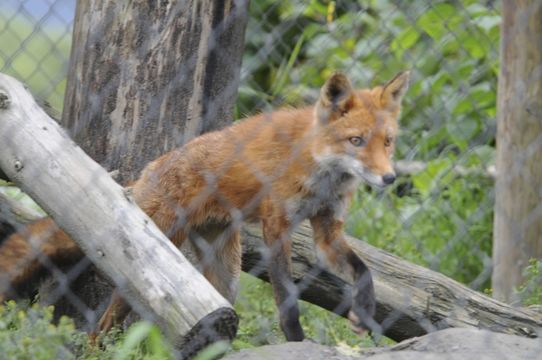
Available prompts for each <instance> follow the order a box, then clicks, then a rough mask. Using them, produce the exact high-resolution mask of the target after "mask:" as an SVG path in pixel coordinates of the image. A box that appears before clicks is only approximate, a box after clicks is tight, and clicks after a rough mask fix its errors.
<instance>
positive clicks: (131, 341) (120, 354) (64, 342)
mask: <svg viewBox="0 0 542 360" xmlns="http://www.w3.org/2000/svg"><path fill="white" fill-rule="evenodd" d="M101 343H102V346H101V347H97V346H89V344H88V336H87V334H86V333H84V332H81V331H78V330H76V329H75V326H74V323H73V321H72V320H71V319H69V318H67V317H61V318H60V320H59V321H58V323H57V324H54V323H53V307H52V306H49V307H45V308H44V307H39V306H38V305H36V304H34V305H32V306H28V305H27V304H24V303H21V304H16V303H15V302H13V301H10V302H7V303H6V304H4V305H0V349H2V353H1V355H0V358H2V359H20V360H24V359H29V360H30V359H32V360H39V359H43V360H49V359H85V360H98V359H100V360H169V359H173V358H174V357H173V352H172V350H171V347H170V346H169V344H168V343H167V342H166V341H165V340H164V337H163V336H162V335H161V333H160V330H159V329H158V328H157V327H156V326H155V325H151V324H149V323H147V322H138V323H135V324H134V325H132V326H131V327H130V328H129V329H128V331H127V332H126V333H125V334H122V333H121V332H120V331H118V330H116V329H114V330H113V331H111V332H110V333H109V334H108V335H107V336H105V337H103V338H102V339H101Z"/></svg>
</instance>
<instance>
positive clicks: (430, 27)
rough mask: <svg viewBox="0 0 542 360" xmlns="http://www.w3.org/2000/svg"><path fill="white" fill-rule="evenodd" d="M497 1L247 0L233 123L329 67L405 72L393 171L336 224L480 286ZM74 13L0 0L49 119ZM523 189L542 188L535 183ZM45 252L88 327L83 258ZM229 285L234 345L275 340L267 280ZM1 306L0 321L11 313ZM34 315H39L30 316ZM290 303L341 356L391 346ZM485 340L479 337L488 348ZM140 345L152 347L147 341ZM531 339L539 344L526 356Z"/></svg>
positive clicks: (58, 5)
mask: <svg viewBox="0 0 542 360" xmlns="http://www.w3.org/2000/svg"><path fill="white" fill-rule="evenodd" d="M500 6H501V5H500V2H498V1H492V0H486V1H478V2H474V1H469V0H456V1H433V2H426V1H411V2H398V1H397V2H394V1H311V2H307V1H299V0H296V1H282V0H281V1H273V0H260V1H252V2H251V4H250V17H249V21H248V27H247V30H246V35H245V36H246V39H245V51H244V55H243V62H242V68H241V86H240V88H239V95H238V101H237V103H236V105H235V118H237V119H240V118H243V117H245V116H249V115H253V114H257V113H259V112H267V111H271V110H272V109H277V108H280V107H284V106H296V107H300V106H303V105H304V104H312V103H315V102H316V100H317V99H318V96H319V94H320V87H321V86H322V85H323V84H324V82H325V81H326V79H327V78H329V77H330V76H331V74H332V73H333V72H334V71H335V70H341V71H343V72H344V73H346V74H347V75H348V77H349V78H350V80H351V82H352V83H353V84H354V85H355V86H356V87H358V88H371V87H374V86H377V85H380V84H385V83H386V82H387V81H388V80H390V79H392V78H393V77H394V75H395V74H397V73H398V72H400V71H403V70H409V71H410V74H411V80H410V87H409V89H408V92H407V93H406V95H405V97H404V100H403V110H402V114H401V118H400V121H399V127H400V136H398V137H397V143H396V149H395V156H394V159H395V160H396V166H395V172H396V173H397V180H396V181H395V183H394V184H393V185H391V186H388V187H385V188H375V187H371V186H368V185H362V186H361V187H360V190H359V191H357V192H356V193H355V195H354V197H353V200H352V202H351V205H350V210H349V213H348V215H347V217H346V220H345V230H346V232H347V233H349V234H350V235H352V236H353V237H356V238H359V239H362V240H363V241H365V242H367V243H369V244H371V245H374V246H376V247H378V248H380V249H383V250H385V251H387V252H390V253H392V254H395V255H397V256H399V257H400V258H402V259H404V260H407V261H409V262H412V263H415V264H418V265H421V266H423V267H425V268H428V269H431V270H434V271H437V272H439V273H442V274H444V275H446V276H447V277H450V278H452V279H455V280H457V281H459V282H460V283H462V284H465V285H466V286H468V287H469V288H471V289H474V290H476V291H479V292H482V293H488V292H490V291H491V275H492V269H493V267H492V239H493V218H494V205H495V191H494V183H495V179H496V171H495V157H496V150H495V145H496V115H497V107H496V102H497V78H498V75H499V40H500V39H499V38H500V24H501V13H500ZM74 13H75V1H73V0H57V1H54V0H47V1H38V0H29V1H23V0H8V1H3V2H2V3H0V44H1V46H0V72H3V73H6V74H9V75H12V76H14V77H15V78H17V79H19V80H21V81H24V82H25V83H26V84H27V85H28V87H29V88H30V90H31V91H32V93H33V94H34V95H35V97H36V98H37V99H40V101H41V102H46V103H47V104H48V105H47V106H48V107H49V108H50V109H49V112H50V113H53V114H57V115H59V114H61V112H62V106H63V99H64V91H65V86H66V74H67V69H68V63H69V56H70V47H71V35H72V34H71V32H72V26H73V19H74ZM533 146H535V147H536V149H534V150H532V149H531V150H532V151H535V152H536V151H537V149H538V148H539V147H540V145H539V144H538V143H536V144H535V145H533ZM241 147H243V145H241ZM242 151H243V150H241V152H242ZM285 161H286V160H285ZM212 176H213V177H216V176H218V175H216V174H212ZM519 176H524V174H523V173H522V172H520V173H519ZM525 176H527V173H525ZM263 181H264V182H265V181H268V182H269V179H267V178H265V179H264V180H263ZM534 186H535V187H536V185H534ZM1 191H2V193H3V194H4V195H7V198H8V199H11V200H10V201H15V202H17V203H18V204H22V207H23V208H24V211H25V214H27V215H28V216H27V217H28V218H33V219H34V218H35V217H36V216H37V214H36V213H37V212H39V211H41V210H40V209H38V208H36V207H35V205H33V203H32V202H31V200H29V199H28V198H27V197H25V196H24V194H22V193H20V191H19V190H18V189H16V188H15V187H13V186H12V185H11V184H8V183H3V186H2V188H1ZM533 191H535V192H536V191H538V194H540V191H541V189H540V184H538V188H534V189H533ZM202 196H203V195H202ZM538 200H540V199H538ZM4 201H6V200H4ZM11 204H12V205H13V203H11ZM189 206H190V205H189ZM193 206H195V205H193ZM174 211H179V209H177V208H175V209H174ZM183 211H184V210H183ZM533 216H534V217H535V218H536V216H537V215H536V214H534V215H533ZM23 218H24V216H23ZM539 218H540V217H539V216H538V222H540V219H539ZM532 221H536V219H533V220H532ZM4 228H5V229H6V230H4V231H5V235H6V236H7V235H8V233H9V232H11V231H13V230H16V229H13V228H8V225H6V226H5V227H4ZM49 229H50V228H49ZM52 231H56V230H54V229H53V230H52ZM221 236H225V235H219V237H221ZM34 240H35V241H39V240H38V239H34ZM6 241H7V240H6V239H4V242H3V244H4V245H5V244H6ZM1 246H2V245H0V252H1V251H2V247H1ZM205 246H208V245H207V244H205ZM205 246H204V247H205ZM518 246H519V244H518ZM48 251H50V252H51V253H53V249H45V250H44V249H43V248H42V247H40V246H38V247H37V249H36V248H35V249H34V250H33V251H31V252H30V259H26V261H33V260H34V258H37V259H38V262H39V263H40V264H41V265H43V266H45V267H46V268H48V269H49V271H50V272H51V273H52V274H53V275H54V277H55V278H56V279H57V284H56V285H55V287H54V290H51V291H49V292H48V295H47V297H48V299H42V300H43V301H44V302H49V303H55V302H58V300H59V299H60V298H62V297H63V298H64V302H65V303H67V304H68V306H71V307H73V308H74V309H75V312H77V313H79V314H82V315H83V316H82V318H83V320H82V323H86V324H87V329H88V326H89V325H88V324H90V327H93V326H95V324H96V322H97V320H98V319H99V317H100V314H101V312H103V310H104V309H105V307H106V305H107V301H108V300H107V298H106V299H102V300H101V302H100V304H101V305H100V306H99V307H98V309H97V310H94V309H91V308H89V306H88V301H87V300H88V299H81V298H80V295H77V292H74V291H72V290H70V287H69V286H68V285H67V283H68V282H70V281H73V280H74V279H77V277H78V276H79V275H80V274H81V273H82V272H83V271H84V270H85V269H86V268H87V267H88V266H89V264H90V262H89V260H87V259H83V260H81V261H80V262H79V263H78V264H77V265H75V266H73V265H71V266H70V267H65V266H61V265H59V264H57V263H56V262H55V261H54V260H57V259H50V258H49V256H48V255H49V252H48ZM189 251H190V250H189ZM191 252H192V253H194V254H193V256H194V257H196V258H197V257H198V256H199V257H200V260H201V261H203V263H204V264H205V262H206V261H207V260H208V259H206V258H205V256H202V255H201V254H200V252H205V249H204V248H200V249H199V250H198V249H192V250H191ZM16 255H17V254H13V256H16ZM73 256H74V257H75V258H77V257H79V256H80V255H79V254H76V255H73ZM265 258H266V256H265V254H264V259H265ZM70 260H71V262H73V259H70ZM518 266H520V265H519V264H518ZM521 266H522V268H524V271H525V272H526V274H527V275H526V281H525V282H524V283H523V284H522V285H520V287H519V288H518V289H517V292H518V294H519V299H520V300H519V303H517V304H516V305H521V306H528V305H533V304H540V301H541V300H542V290H541V289H542V285H541V284H540V273H541V265H540V261H539V260H538V261H537V260H536V259H535V260H533V261H531V262H530V263H529V264H521ZM264 268H265V261H260V262H258V263H257V264H256V266H254V268H253V269H252V270H250V269H249V270H250V271H249V273H252V274H253V275H261V274H262V269H264ZM294 271H297V269H294ZM3 275H4V276H3V277H2V278H0V279H2V280H3V281H4V284H3V286H4V287H5V286H7V285H6V284H8V282H6V281H7V280H6V279H8V278H9V275H7V276H6V274H3ZM320 275H321V273H320V272H319V271H317V272H315V273H312V275H311V273H309V275H307V276H306V277H304V278H301V279H300V280H299V282H298V286H299V287H300V291H304V290H305V289H307V288H310V286H311V282H312V281H314V278H315V277H318V276H320ZM94 276H95V275H91V277H94ZM326 276H327V275H326ZM78 281H83V280H78ZM240 282H241V285H240V287H241V289H240V293H239V295H238V296H237V299H236V304H235V309H236V311H237V312H238V313H239V315H240V319H241V320H240V325H239V330H238V333H237V336H236V339H235V341H234V343H233V347H234V348H235V349H240V348H247V347H253V346H260V345H266V344H276V343H282V342H284V341H285V339H284V336H283V334H282V332H281V331H280V325H279V319H278V312H277V310H276V307H275V305H274V300H273V291H272V290H271V286H270V285H268V284H267V283H266V282H263V281H261V280H258V279H256V278H255V277H252V276H249V275H246V274H243V275H242V276H241V281H240ZM58 283H60V286H58ZM0 286H1V284H0ZM303 287H305V288H303ZM9 290H14V289H9ZM16 290H17V292H19V291H20V290H21V289H16ZM30 290H35V289H30ZM7 292H8V293H9V291H7ZM30 294H35V292H33V291H30ZM12 295H13V293H12ZM96 296H97V297H98V295H96ZM313 296H314V295H313ZM44 297H45V296H44ZM404 301H406V302H408V301H409V299H405V300H404ZM65 305H66V304H65ZM347 305H348V303H347ZM10 306H12V305H10ZM345 306H346V305H345V303H344V302H339V304H338V305H335V311H336V312H339V313H344V312H345V309H344V307H345ZM428 306H429V305H428ZM465 306H466V305H465ZM6 309H7V310H4V312H3V313H0V317H1V316H2V314H4V315H5V316H8V315H6V314H9V311H13V312H14V311H15V310H14V309H16V308H15V307H13V306H12V307H9V306H7V307H6ZM31 311H37V310H35V309H34V310H28V313H29V314H30V313H31ZM300 311H301V321H302V324H303V328H304V330H305V333H306V336H307V337H308V338H311V339H313V340H314V341H315V342H317V343H319V344H324V345H333V346H336V345H339V347H341V348H342V350H341V351H343V352H344V351H351V352H352V354H355V353H356V351H358V350H359V349H358V347H359V346H360V344H361V346H362V347H363V346H365V347H367V346H375V345H382V344H384V345H386V344H391V343H392V341H391V340H389V339H387V338H380V337H378V336H372V337H371V336H365V337H362V338H361V339H360V337H358V336H357V335H355V334H354V333H353V332H352V331H351V329H350V327H349V323H348V321H347V320H345V319H343V318H342V317H340V316H338V315H335V314H333V313H331V312H329V311H327V310H323V309H321V308H319V307H317V306H314V305H312V304H310V303H308V302H301V304H300ZM14 313H15V312H14ZM32 314H34V313H32ZM140 315H143V318H148V316H145V314H140ZM29 316H30V315H29ZM32 316H34V317H36V319H37V318H39V317H40V316H42V315H36V314H34V315H32ZM393 316H394V312H393V311H391V312H390V315H389V316H388V317H387V318H385V319H384V320H383V321H382V324H383V323H386V321H388V322H393V321H394V320H393ZM432 320H433V319H429V318H424V317H420V318H418V319H416V321H417V322H418V324H419V326H420V327H421V328H424V329H426V330H427V329H429V330H435V329H438V328H439V326H438V325H435V323H432V322H431V321H432ZM10 321H12V320H10ZM18 321H19V320H18ZM442 321H444V322H445V320H442ZM21 324H22V320H20V324H19V325H21ZM21 326H22V325H21ZM59 329H61V330H62V329H63V328H62V327H59ZM61 330H59V331H61ZM2 331H5V330H3V329H2V328H1V326H0V332H2ZM66 331H67V330H66ZM140 331H142V330H140ZM146 331H147V334H150V335H149V338H151V337H152V336H154V335H152V331H153V330H152V328H146ZM135 332H136V331H131V332H130V331H129V332H128V335H127V339H128V338H130V335H132V336H133V337H137V336H138V335H137V334H136V335H133V334H134V333H135ZM70 334H71V333H70ZM117 335H118V334H116V335H113V337H112V338H114V336H117ZM538 335H540V333H538ZM70 336H71V335H70ZM68 337H69V336H68ZM0 339H1V337H0ZM488 339H489V338H488ZM70 341H73V339H71V340H70ZM104 341H105V342H106V343H107V341H113V340H110V339H106V340H104ZM489 342H490V340H488V342H487V343H485V344H486V345H487V346H492V345H491V344H490V343H489ZM81 346H82V345H81ZM111 346H113V345H111ZM148 347H150V348H151V350H149V351H152V345H148ZM541 348H542V343H540V342H539V343H538V350H536V352H533V353H532V358H534V357H536V355H535V354H536V353H538V352H539V351H540V349H541ZM147 350H148V349H147ZM164 354H165V353H164ZM164 356H167V355H164Z"/></svg>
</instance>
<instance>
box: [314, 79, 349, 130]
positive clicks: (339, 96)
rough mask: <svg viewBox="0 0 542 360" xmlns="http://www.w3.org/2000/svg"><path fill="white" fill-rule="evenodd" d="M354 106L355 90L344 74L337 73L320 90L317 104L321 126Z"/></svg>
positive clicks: (317, 114)
mask: <svg viewBox="0 0 542 360" xmlns="http://www.w3.org/2000/svg"><path fill="white" fill-rule="evenodd" d="M353 105H354V89H353V88H352V84H350V80H348V78H347V77H346V75H345V74H343V73H342V72H335V73H333V75H331V76H330V77H329V79H327V81H326V83H325V84H324V86H322V89H321V90H320V98H319V99H318V103H317V104H316V116H317V118H318V121H319V122H320V123H321V124H327V123H328V122H331V121H333V120H335V119H337V118H339V117H341V116H342V115H344V114H345V113H347V112H348V111H349V110H350V109H351V108H352V106H353Z"/></svg>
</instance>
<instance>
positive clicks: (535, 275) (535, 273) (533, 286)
mask: <svg viewBox="0 0 542 360" xmlns="http://www.w3.org/2000/svg"><path fill="white" fill-rule="evenodd" d="M523 275H524V276H525V283H524V284H523V285H521V286H520V287H519V289H518V294H519V296H520V298H521V302H522V304H523V306H529V305H541V304H542V260H536V259H531V260H530V261H529V265H528V266H527V267H526V268H525V271H524V273H523Z"/></svg>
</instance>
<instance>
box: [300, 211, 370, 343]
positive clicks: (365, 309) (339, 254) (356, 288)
mask: <svg viewBox="0 0 542 360" xmlns="http://www.w3.org/2000/svg"><path fill="white" fill-rule="evenodd" d="M310 221H311V225H312V228H313V231H314V241H315V243H316V246H317V249H318V251H319V253H320V254H321V255H323V257H324V258H325V259H324V260H325V262H326V263H327V264H329V265H331V266H332V267H334V268H336V269H337V270H339V271H344V270H348V271H349V272H350V274H351V275H352V279H353V284H352V307H351V309H350V312H349V313H348V318H349V320H350V322H351V323H352V326H353V330H354V331H355V332H356V333H358V334H361V333H363V330H364V329H370V330H374V331H378V330H379V328H380V326H379V325H378V323H376V321H375V320H374V318H373V316H374V314H375V311H376V300H375V292H374V285H373V279H372V276H371V272H370V271H369V269H368V268H367V266H366V265H365V263H364V262H363V261H362V260H361V259H360V258H359V257H358V256H357V255H356V254H355V253H354V252H353V251H352V249H351V248H350V246H349V245H348V243H347V242H346V240H345V239H344V234H343V222H342V221H341V220H338V219H335V218H334V217H333V213H332V211H331V210H329V211H327V210H326V211H321V212H320V213H319V214H318V215H316V216H314V217H312V218H311V219H310Z"/></svg>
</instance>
